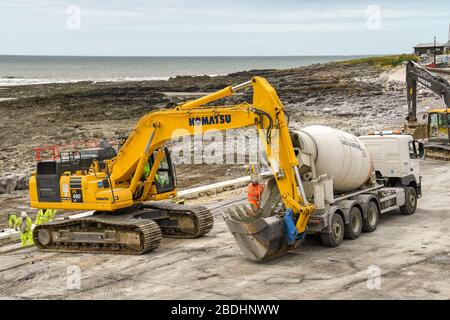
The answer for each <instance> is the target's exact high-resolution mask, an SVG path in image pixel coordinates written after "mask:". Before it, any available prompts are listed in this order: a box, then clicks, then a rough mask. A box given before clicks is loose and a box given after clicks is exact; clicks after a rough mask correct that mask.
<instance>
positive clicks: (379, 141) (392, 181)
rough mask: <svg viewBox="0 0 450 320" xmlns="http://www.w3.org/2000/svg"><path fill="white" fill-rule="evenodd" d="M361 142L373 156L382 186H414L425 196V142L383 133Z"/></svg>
mask: <svg viewBox="0 0 450 320" xmlns="http://www.w3.org/2000/svg"><path fill="white" fill-rule="evenodd" d="M359 138H360V140H361V141H362V142H363V143H364V144H365V145H366V147H367V149H368V150H369V152H370V154H371V156H372V161H373V165H374V168H375V173H376V177H377V180H378V181H379V182H380V183H382V184H383V185H385V186H386V187H395V186H410V187H413V188H414V189H416V192H417V196H418V197H420V196H421V176H420V166H419V159H421V158H423V155H424V148H423V144H422V143H421V142H418V141H416V140H414V138H413V137H412V136H411V135H403V134H395V133H383V132H380V133H374V134H370V135H367V136H362V137H359Z"/></svg>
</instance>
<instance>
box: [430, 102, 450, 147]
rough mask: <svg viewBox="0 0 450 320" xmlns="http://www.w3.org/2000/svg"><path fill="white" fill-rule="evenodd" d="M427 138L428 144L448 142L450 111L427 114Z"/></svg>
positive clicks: (438, 110) (449, 137)
mask: <svg viewBox="0 0 450 320" xmlns="http://www.w3.org/2000/svg"><path fill="white" fill-rule="evenodd" d="M427 131H428V132H427V136H428V139H429V141H430V142H433V141H435V142H444V143H449V142H450V109H437V110H431V111H429V112H428V130H427Z"/></svg>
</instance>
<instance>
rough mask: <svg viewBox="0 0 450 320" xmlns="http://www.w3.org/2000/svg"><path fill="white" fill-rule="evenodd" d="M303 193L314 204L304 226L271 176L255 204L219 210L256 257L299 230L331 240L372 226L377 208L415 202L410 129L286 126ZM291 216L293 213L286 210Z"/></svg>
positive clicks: (272, 252)
mask: <svg viewBox="0 0 450 320" xmlns="http://www.w3.org/2000/svg"><path fill="white" fill-rule="evenodd" d="M290 135H291V140H292V144H293V147H294V151H295V154H296V156H297V158H298V160H299V161H298V162H299V164H300V165H299V175H300V177H301V180H302V182H303V189H304V190H303V193H304V196H305V198H306V199H307V200H308V201H309V202H310V203H312V204H313V205H314V212H313V213H312V214H311V215H310V217H309V220H308V224H307V228H306V232H304V233H302V234H299V233H298V232H296V231H297V230H296V229H295V226H293V225H292V223H290V222H291V221H292V220H294V221H295V215H292V212H290V211H289V209H288V210H286V208H284V207H283V206H280V203H282V201H280V200H281V198H280V193H279V191H278V189H277V188H276V184H275V183H274V180H273V178H271V180H269V181H268V182H267V187H266V188H265V191H264V192H263V194H262V199H261V209H260V210H259V212H258V213H257V214H253V213H252V211H251V210H249V208H246V207H245V206H244V207H235V208H232V209H229V210H228V211H227V212H226V213H225V214H224V219H225V222H226V223H227V225H228V228H229V230H230V231H231V232H232V234H233V236H234V238H235V239H236V242H237V244H238V245H239V247H240V248H241V250H242V251H243V252H244V254H245V255H246V256H247V257H248V258H250V259H251V260H256V261H261V260H264V259H267V258H270V257H272V256H276V255H279V254H281V253H282V252H284V251H286V250H289V249H292V248H296V247H297V246H298V245H299V244H300V243H301V242H302V241H303V240H304V239H305V235H307V234H319V235H320V239H321V242H322V244H323V245H325V246H328V247H337V246H339V245H340V244H341V243H342V241H343V239H356V238H358V237H359V236H360V235H361V233H362V232H373V231H375V229H376V228H377V225H378V220H379V216H380V214H384V213H387V212H390V211H393V210H398V209H399V210H400V211H401V212H402V213H403V214H405V215H410V214H413V213H414V212H415V210H416V206H417V199H418V198H420V197H421V176H420V171H419V159H420V158H421V157H423V153H424V151H423V145H422V144H421V143H419V142H417V141H415V140H414V138H413V137H412V136H410V135H401V134H395V132H374V133H372V134H370V135H367V136H362V137H359V138H357V137H356V136H354V135H352V134H349V133H346V132H343V131H340V130H336V129H333V128H329V127H325V126H310V127H306V128H304V129H301V130H297V131H291V132H290ZM292 216H294V218H292Z"/></svg>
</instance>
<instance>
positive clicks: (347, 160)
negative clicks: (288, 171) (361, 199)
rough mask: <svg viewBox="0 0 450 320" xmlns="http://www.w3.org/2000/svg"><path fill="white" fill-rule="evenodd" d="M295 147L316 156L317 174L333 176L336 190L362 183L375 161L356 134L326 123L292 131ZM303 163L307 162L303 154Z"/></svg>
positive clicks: (367, 177) (370, 171)
mask: <svg viewBox="0 0 450 320" xmlns="http://www.w3.org/2000/svg"><path fill="white" fill-rule="evenodd" d="M292 139H293V144H294V147H299V148H300V149H301V150H303V151H306V152H307V153H311V154H312V155H313V159H314V163H315V166H316V170H317V175H318V176H319V175H323V174H329V175H331V176H332V177H333V187H334V190H335V191H336V192H347V191H352V190H355V189H357V188H359V187H360V186H361V185H363V184H364V183H365V182H367V180H368V179H369V177H370V176H371V174H372V172H373V170H374V169H373V161H372V158H371V156H370V153H369V152H368V150H367V148H366V146H365V145H364V143H363V142H362V141H361V140H359V139H358V138H357V137H356V136H354V135H352V134H350V133H347V132H344V131H341V130H337V129H333V128H330V127H326V126H318V125H317V126H309V127H306V128H303V129H301V130H297V131H293V132H292ZM299 157H300V159H299V160H300V163H305V162H306V161H303V159H302V158H303V157H305V155H302V154H300V155H299Z"/></svg>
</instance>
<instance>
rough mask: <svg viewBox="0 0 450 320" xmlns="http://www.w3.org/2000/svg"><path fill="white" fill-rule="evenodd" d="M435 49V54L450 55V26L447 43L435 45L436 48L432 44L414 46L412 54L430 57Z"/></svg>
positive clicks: (449, 27)
mask: <svg viewBox="0 0 450 320" xmlns="http://www.w3.org/2000/svg"><path fill="white" fill-rule="evenodd" d="M435 49H436V54H437V55H440V54H445V53H447V54H450V25H449V26H448V41H447V42H446V43H442V44H441V43H436V48H435V47H434V43H420V44H418V45H416V46H414V53H415V54H416V55H418V56H420V55H422V54H427V55H432V54H433V53H434V50H435Z"/></svg>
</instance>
